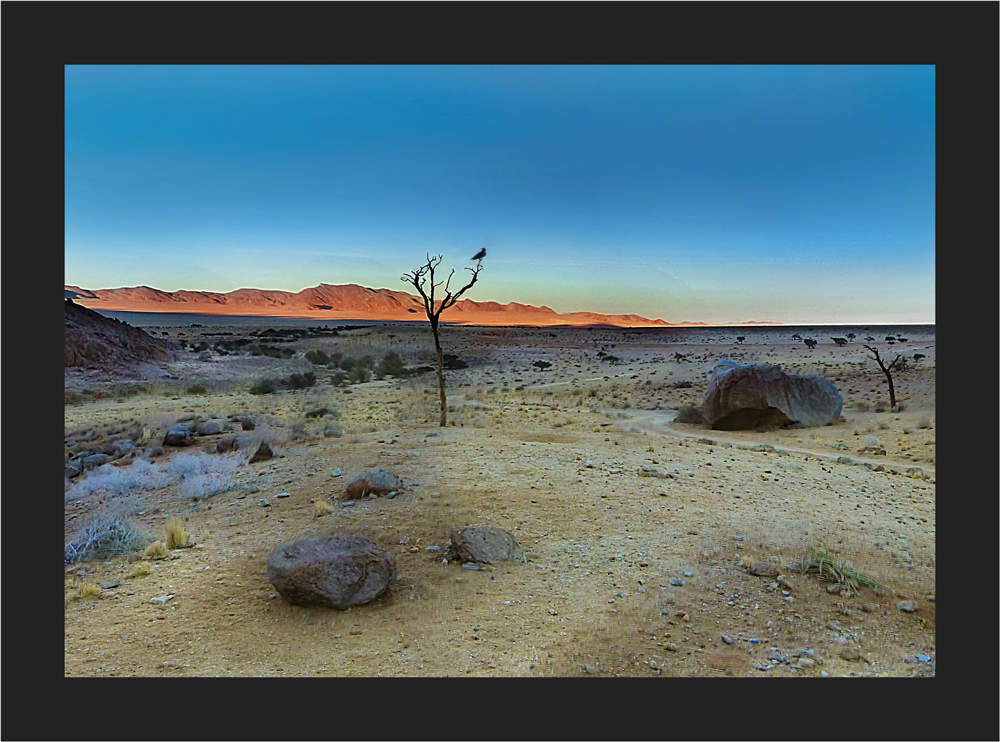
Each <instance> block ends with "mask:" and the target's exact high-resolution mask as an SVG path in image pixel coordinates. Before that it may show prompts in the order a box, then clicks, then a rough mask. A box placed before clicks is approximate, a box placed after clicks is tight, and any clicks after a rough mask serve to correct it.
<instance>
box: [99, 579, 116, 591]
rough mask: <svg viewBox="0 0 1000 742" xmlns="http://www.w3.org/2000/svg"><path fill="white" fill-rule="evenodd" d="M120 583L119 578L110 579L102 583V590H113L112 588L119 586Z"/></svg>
mask: <svg viewBox="0 0 1000 742" xmlns="http://www.w3.org/2000/svg"><path fill="white" fill-rule="evenodd" d="M119 584H120V583H119V582H118V580H109V581H108V582H105V583H102V584H101V590H111V589H112V588H115V587H118V585H119Z"/></svg>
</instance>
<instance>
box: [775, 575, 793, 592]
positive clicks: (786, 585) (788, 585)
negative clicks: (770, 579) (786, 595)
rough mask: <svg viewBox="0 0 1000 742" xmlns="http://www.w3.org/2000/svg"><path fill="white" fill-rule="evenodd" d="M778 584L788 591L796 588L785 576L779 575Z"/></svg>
mask: <svg viewBox="0 0 1000 742" xmlns="http://www.w3.org/2000/svg"><path fill="white" fill-rule="evenodd" d="M778 584H779V585H780V586H781V587H783V588H785V589H786V590H791V589H792V588H793V587H795V585H793V584H792V582H791V581H790V580H789V579H788V578H787V577H786V576H785V575H778Z"/></svg>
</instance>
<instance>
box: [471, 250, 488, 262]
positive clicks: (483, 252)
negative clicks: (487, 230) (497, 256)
mask: <svg viewBox="0 0 1000 742" xmlns="http://www.w3.org/2000/svg"><path fill="white" fill-rule="evenodd" d="M485 257H486V248H485V247H484V248H483V249H482V250H480V251H479V252H477V253H476V254H475V255H473V256H472V257H471V258H470V260H482V259H483V258H485Z"/></svg>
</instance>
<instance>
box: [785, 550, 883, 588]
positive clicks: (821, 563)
mask: <svg viewBox="0 0 1000 742" xmlns="http://www.w3.org/2000/svg"><path fill="white" fill-rule="evenodd" d="M799 568H800V569H801V570H802V573H803V574H817V575H819V577H820V579H822V580H826V581H827V582H835V583H838V584H841V585H846V586H847V587H849V588H850V589H851V590H853V591H854V592H855V593H858V592H860V589H859V588H860V587H861V586H864V587H870V588H873V589H875V590H884V588H883V587H882V585H881V584H879V583H878V581H876V580H875V579H873V578H871V577H869V576H868V575H865V574H863V573H861V572H859V571H857V570H856V569H854V567H852V566H851V564H850V562H842V561H840V560H838V559H837V556H836V554H834V553H833V552H832V551H831V550H830V547H829V546H828V545H827V543H826V541H824V540H823V539H819V540H818V541H817V542H816V544H814V545H813V547H812V548H811V549H810V551H809V556H808V557H806V559H805V560H804V561H802V562H801V563H800V564H799Z"/></svg>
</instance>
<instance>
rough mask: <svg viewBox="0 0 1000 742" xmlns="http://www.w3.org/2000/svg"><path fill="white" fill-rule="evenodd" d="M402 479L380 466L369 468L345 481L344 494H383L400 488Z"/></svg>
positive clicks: (356, 495) (352, 495) (351, 495)
mask: <svg viewBox="0 0 1000 742" xmlns="http://www.w3.org/2000/svg"><path fill="white" fill-rule="evenodd" d="M402 486H403V480H401V479H400V478H399V477H397V476H396V475H395V474H393V473H392V472H390V471H389V470H388V469H383V468H382V467H381V466H376V467H375V468H374V469H369V470H368V471H366V472H365V473H364V474H358V475H357V476H356V477H354V478H352V479H351V480H350V481H349V482H348V483H347V489H346V490H345V494H346V495H347V496H348V497H364V496H365V495H367V494H369V493H372V494H375V495H385V494H387V493H389V492H392V491H393V490H398V489H401V488H402Z"/></svg>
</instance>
